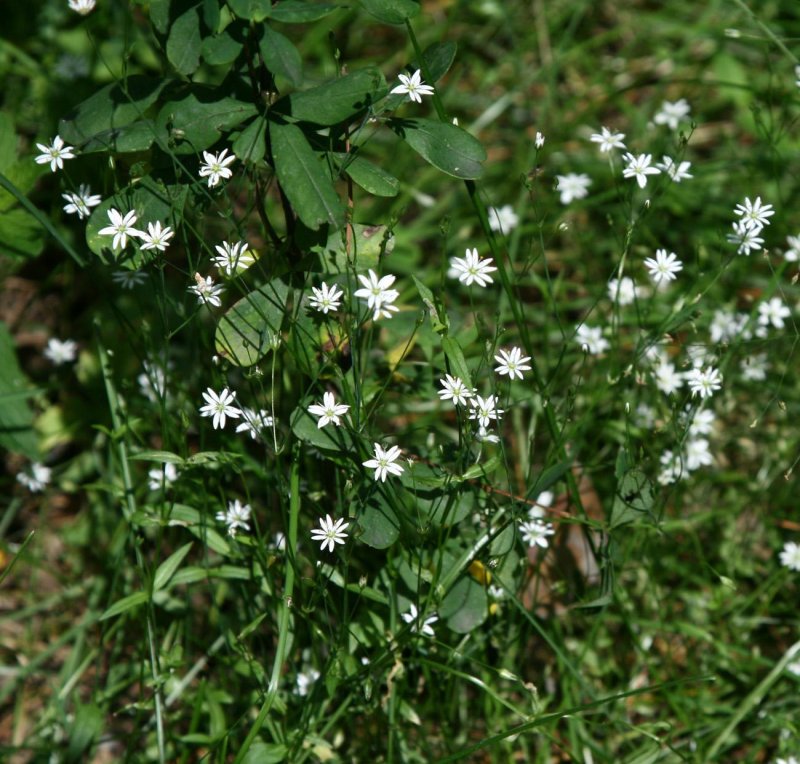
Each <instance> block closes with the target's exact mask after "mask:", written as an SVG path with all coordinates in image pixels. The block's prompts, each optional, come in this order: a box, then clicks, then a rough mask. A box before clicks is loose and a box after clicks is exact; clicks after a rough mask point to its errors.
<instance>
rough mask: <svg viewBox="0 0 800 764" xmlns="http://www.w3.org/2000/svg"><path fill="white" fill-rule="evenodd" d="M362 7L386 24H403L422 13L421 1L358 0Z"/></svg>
mask: <svg viewBox="0 0 800 764" xmlns="http://www.w3.org/2000/svg"><path fill="white" fill-rule="evenodd" d="M358 1H359V3H360V4H361V7H362V8H363V9H364V10H365V11H367V13H371V14H372V15H373V16H374V17H375V18H376V19H378V20H379V21H383V22H384V24H403V23H404V22H405V20H406V19H413V18H414V17H415V16H416V15H417V14H418V13H419V11H420V3H419V0H358Z"/></svg>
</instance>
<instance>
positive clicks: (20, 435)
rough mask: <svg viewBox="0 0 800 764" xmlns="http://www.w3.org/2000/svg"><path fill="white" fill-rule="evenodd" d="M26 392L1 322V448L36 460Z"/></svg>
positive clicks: (21, 375) (37, 451) (34, 435)
mask: <svg viewBox="0 0 800 764" xmlns="http://www.w3.org/2000/svg"><path fill="white" fill-rule="evenodd" d="M2 220H3V217H0V221H2ZM29 389H30V383H29V382H28V380H27V379H26V377H25V375H24V374H23V373H22V369H21V368H20V365H19V363H18V361H17V355H16V352H15V351H14V340H13V338H12V337H11V333H10V332H9V331H8V328H7V327H6V325H5V324H4V323H2V322H0V447H2V448H4V449H5V450H7V451H10V452H11V453H14V454H24V455H25V456H27V457H28V458H29V459H36V458H37V457H38V456H39V448H38V441H37V438H36V433H35V432H34V429H33V412H32V411H31V408H30V406H29V405H28V402H27V400H26V398H28V396H29V394H32V391H31V392H30V393H29Z"/></svg>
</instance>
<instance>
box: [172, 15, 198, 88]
mask: <svg viewBox="0 0 800 764" xmlns="http://www.w3.org/2000/svg"><path fill="white" fill-rule="evenodd" d="M200 43H201V39H200V12H199V10H198V9H197V8H190V9H189V10H188V11H186V12H185V13H182V14H181V15H180V16H178V18H177V19H175V22H174V23H173V25H172V27H171V28H170V30H169V37H168V38H167V58H168V59H169V62H170V63H171V64H172V65H173V66H174V67H175V68H176V69H177V70H178V71H179V72H180V73H181V74H183V75H185V76H186V75H189V74H191V73H192V72H193V71H195V69H197V67H198V65H199V64H200Z"/></svg>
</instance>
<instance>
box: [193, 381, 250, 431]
mask: <svg viewBox="0 0 800 764" xmlns="http://www.w3.org/2000/svg"><path fill="white" fill-rule="evenodd" d="M203 398H204V400H205V402H206V405H205V406H201V407H200V416H204V417H213V420H212V425H213V427H214V429H215V430H221V429H223V428H224V427H225V422H226V417H230V418H231V419H238V418H239V417H240V416H241V413H242V412H241V411H240V410H239V409H238V408H236V406H234V405H233V402H234V401H235V400H236V393H235V392H233V391H231V390H229V389H228V388H227V387H226V388H225V389H224V390H223V391H222V392H221V393H216V392H215V391H214V390H213V388H210V387H209V388H208V389H207V390H206V391H205V392H204V393H203Z"/></svg>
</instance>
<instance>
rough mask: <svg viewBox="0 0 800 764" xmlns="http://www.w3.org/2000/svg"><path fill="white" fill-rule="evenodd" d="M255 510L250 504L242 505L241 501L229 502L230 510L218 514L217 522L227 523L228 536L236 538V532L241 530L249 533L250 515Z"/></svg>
mask: <svg viewBox="0 0 800 764" xmlns="http://www.w3.org/2000/svg"><path fill="white" fill-rule="evenodd" d="M252 511H253V510H252V509H251V507H250V505H249V504H242V502H240V501H239V499H236V500H235V501H229V502H228V509H227V511H225V512H217V521H218V522H221V523H225V524H226V525H227V526H228V535H229V536H235V535H236V531H237V530H238V529H239V528H241V529H242V530H245V531H249V530H250V524H249V522H248V520H250V513H251V512H252Z"/></svg>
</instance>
